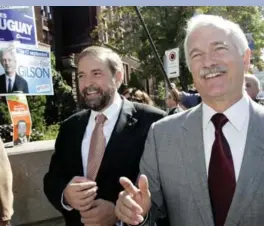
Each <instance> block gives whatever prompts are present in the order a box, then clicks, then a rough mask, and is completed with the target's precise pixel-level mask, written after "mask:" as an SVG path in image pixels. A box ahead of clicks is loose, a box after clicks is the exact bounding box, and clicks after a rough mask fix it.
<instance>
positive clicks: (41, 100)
mask: <svg viewBox="0 0 264 226" xmlns="http://www.w3.org/2000/svg"><path fill="white" fill-rule="evenodd" d="M27 100H28V106H29V110H30V115H31V121H32V128H34V129H36V130H39V131H41V132H43V131H44V130H45V126H46V122H45V118H44V113H45V108H46V106H45V105H46V96H28V97H27Z"/></svg>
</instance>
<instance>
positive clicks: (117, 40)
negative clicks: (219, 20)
mask: <svg viewBox="0 0 264 226" xmlns="http://www.w3.org/2000/svg"><path fill="white" fill-rule="evenodd" d="M139 10H140V12H141V14H142V16H143V18H144V21H145V24H146V25H147V27H148V29H149V32H150V34H151V36H152V39H153V41H154V44H155V46H156V49H157V51H158V53H159V56H160V57H162V56H163V55H164V52H165V50H167V49H172V48H175V47H179V48H180V77H179V80H180V85H181V87H182V88H183V89H184V90H186V89H187V85H188V84H191V83H192V78H191V75H190V73H189V71H188V69H187V67H186V65H185V59H184V54H183V41H184V37H185V30H184V28H185V27H186V22H187V20H188V19H189V18H191V17H192V16H193V15H194V14H198V13H205V14H209V13H210V14H216V15H222V16H223V17H225V18H228V19H230V20H233V21H234V22H237V23H239V24H240V25H241V27H242V29H243V30H244V32H245V33H252V34H253V38H254V41H255V51H254V60H253V63H254V64H255V65H256V66H258V67H259V69H261V68H262V67H263V62H262V60H261V59H260V49H261V48H263V47H264V21H263V20H262V15H263V14H262V12H263V11H262V10H263V8H260V7H253V6H250V7H246V6H241V7H232V6H223V7H211V6H208V7H194V6H193V7H192V6H191V7H190V6H189V7H187V6H181V7H140V8H139ZM111 15H114V16H111ZM98 34H101V36H102V35H103V34H108V45H109V46H111V47H113V48H115V49H116V50H118V51H119V53H120V54H121V55H128V56H135V57H137V58H138V59H139V61H140V64H141V65H140V70H141V71H143V73H142V75H140V76H141V78H145V77H148V76H151V75H152V76H155V77H156V78H157V82H159V81H161V80H163V74H162V73H161V70H160V68H159V65H158V63H157V59H156V58H155V54H154V52H153V50H152V48H151V45H150V43H149V41H148V38H147V35H146V32H145V31H144V29H143V27H142V25H141V23H140V20H139V18H138V16H137V14H136V12H135V9H134V7H114V9H111V8H110V7H108V8H107V9H106V10H104V11H103V12H102V14H101V17H100V18H99V23H98V26H97V27H96V28H95V30H94V35H98ZM99 37H100V35H99ZM104 42H105V40H99V44H103V43H104Z"/></svg>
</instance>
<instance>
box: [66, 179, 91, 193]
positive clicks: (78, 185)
mask: <svg viewBox="0 0 264 226" xmlns="http://www.w3.org/2000/svg"><path fill="white" fill-rule="evenodd" d="M70 186H72V187H73V188H74V190H75V191H83V190H87V189H90V188H93V187H95V186H96V183H95V182H94V181H86V182H81V183H71V184H70Z"/></svg>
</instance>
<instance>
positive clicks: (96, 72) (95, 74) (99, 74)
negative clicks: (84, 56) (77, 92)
mask: <svg viewBox="0 0 264 226" xmlns="http://www.w3.org/2000/svg"><path fill="white" fill-rule="evenodd" d="M93 75H94V76H95V77H101V75H102V73H101V72H100V71H95V72H94V73H93Z"/></svg>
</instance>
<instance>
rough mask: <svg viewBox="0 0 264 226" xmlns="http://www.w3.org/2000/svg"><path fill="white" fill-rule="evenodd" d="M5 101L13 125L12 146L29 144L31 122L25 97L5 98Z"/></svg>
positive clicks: (18, 95)
mask: <svg viewBox="0 0 264 226" xmlns="http://www.w3.org/2000/svg"><path fill="white" fill-rule="evenodd" d="M6 101H7V105H8V109H9V113H10V116H11V120H12V123H13V142H14V145H19V144H23V143H26V142H29V138H30V134H31V126H32V122H31V116H30V112H29V108H28V102H27V97H26V96H25V95H23V94H22V95H21V94H17V95H14V96H6Z"/></svg>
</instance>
